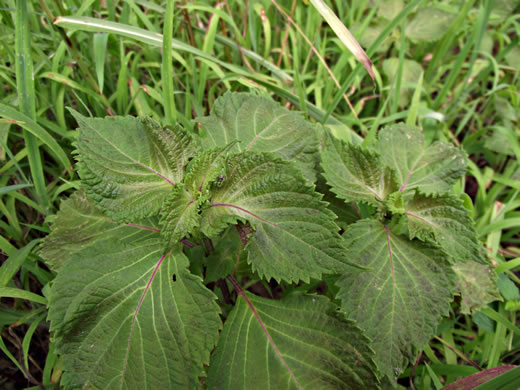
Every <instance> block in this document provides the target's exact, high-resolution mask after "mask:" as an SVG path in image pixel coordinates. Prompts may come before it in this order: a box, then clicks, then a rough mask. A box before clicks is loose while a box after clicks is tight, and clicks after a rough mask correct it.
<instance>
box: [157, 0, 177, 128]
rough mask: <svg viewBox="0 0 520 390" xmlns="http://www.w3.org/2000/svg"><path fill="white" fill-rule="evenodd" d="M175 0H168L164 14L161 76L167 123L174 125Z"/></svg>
mask: <svg viewBox="0 0 520 390" xmlns="http://www.w3.org/2000/svg"><path fill="white" fill-rule="evenodd" d="M173 9H174V0H168V2H167V5H166V14H165V15H164V30H163V37H164V39H163V42H162V64H161V76H162V83H163V107H164V114H165V117H166V123H168V124H169V125H173V124H174V123H175V119H176V116H177V115H176V109H175V98H174V96H173V94H174V89H173V67H172V37H173V22H174V16H173Z"/></svg>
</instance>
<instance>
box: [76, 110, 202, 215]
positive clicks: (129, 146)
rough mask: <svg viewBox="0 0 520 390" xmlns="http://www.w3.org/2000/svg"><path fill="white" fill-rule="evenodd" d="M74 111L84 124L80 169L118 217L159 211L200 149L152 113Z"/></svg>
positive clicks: (103, 207)
mask: <svg viewBox="0 0 520 390" xmlns="http://www.w3.org/2000/svg"><path fill="white" fill-rule="evenodd" d="M73 115H74V117H75V118H76V121H77V122H78V124H79V138H78V141H77V144H76V146H77V154H78V157H77V158H78V161H79V164H78V167H79V174H80V177H81V182H82V185H83V186H84V187H85V188H86V190H87V194H88V196H89V197H90V198H92V199H93V200H95V201H96V203H97V205H98V206H99V207H100V208H101V210H102V211H103V213H104V214H105V215H107V216H108V217H110V218H111V219H114V220H116V221H118V222H135V221H136V220H137V219H141V218H146V217H150V216H152V215H154V214H156V213H157V212H158V211H159V210H160V208H161V206H162V202H163V201H164V199H165V198H166V197H167V196H168V195H169V193H170V192H171V189H172V186H173V185H174V184H176V183H178V182H179V181H181V180H182V178H183V175H184V166H185V165H186V163H187V160H188V158H189V157H191V156H192V155H193V154H194V153H195V146H194V145H193V141H192V139H191V137H190V136H189V135H188V134H187V133H186V132H184V131H183V130H182V129H181V128H180V127H176V128H173V129H169V128H161V127H160V126H159V125H158V124H157V123H156V122H154V121H153V120H152V119H149V118H134V117H129V116H128V117H107V118H104V119H101V118H86V117H83V116H81V115H80V114H78V113H76V112H73Z"/></svg>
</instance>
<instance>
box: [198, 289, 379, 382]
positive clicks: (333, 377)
mask: <svg viewBox="0 0 520 390" xmlns="http://www.w3.org/2000/svg"><path fill="white" fill-rule="evenodd" d="M247 298H248V300H249V301H250V304H251V306H252V307H253V308H254V311H253V310H252V308H251V307H250V306H249V305H248V304H247V303H246V302H245V300H244V299H243V297H240V298H238V302H237V303H236V306H235V308H234V309H233V311H232V312H231V314H230V315H229V317H228V319H227V320H226V323H225V325H224V330H223V332H222V335H221V336H220V340H219V344H218V346H217V349H216V350H215V353H214V354H213V355H212V357H211V363H210V368H209V373H208V389H218V390H235V389H250V390H255V389H258V390H264V389H277V390H282V389H320V390H322V389H323V390H325V389H375V388H377V387H378V383H377V379H376V377H375V375H374V371H375V365H374V363H373V362H372V356H373V352H372V351H371V349H370V348H369V347H368V340H367V339H366V338H365V337H364V336H363V334H362V333H361V331H360V330H359V328H357V327H356V326H355V325H354V324H353V323H352V322H350V321H347V320H345V319H344V318H342V315H341V313H338V312H336V310H335V307H334V305H332V304H331V303H330V301H329V300H328V299H327V298H325V297H323V296H318V295H313V296H309V295H307V296H306V295H293V296H288V297H286V298H283V299H282V300H279V301H275V300H268V299H264V298H260V297H256V296H253V295H251V294H247Z"/></svg>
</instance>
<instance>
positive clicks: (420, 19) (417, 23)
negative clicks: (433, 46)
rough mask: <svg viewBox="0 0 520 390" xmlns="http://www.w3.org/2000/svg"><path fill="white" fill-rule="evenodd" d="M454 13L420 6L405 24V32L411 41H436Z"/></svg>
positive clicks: (451, 19)
mask: <svg viewBox="0 0 520 390" xmlns="http://www.w3.org/2000/svg"><path fill="white" fill-rule="evenodd" d="M454 19H455V15H454V14H451V13H449V12H446V11H443V10H441V9H439V8H435V7H421V8H419V10H418V11H417V13H416V14H415V16H414V18H413V19H412V21H411V22H410V23H408V25H407V26H406V30H405V34H406V37H407V38H410V39H411V40H412V41H415V42H420V41H427V42H431V41H436V40H438V39H440V38H441V37H442V36H443V35H444V33H445V32H446V31H448V28H449V27H450V25H451V23H452V22H453V20H454Z"/></svg>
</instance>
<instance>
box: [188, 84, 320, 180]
mask: <svg viewBox="0 0 520 390" xmlns="http://www.w3.org/2000/svg"><path fill="white" fill-rule="evenodd" d="M197 120H198V121H199V122H200V124H201V126H202V132H201V137H202V144H203V146H204V147H206V148H210V147H215V146H221V147H222V146H226V145H227V144H229V143H230V142H232V141H235V140H236V141H239V143H238V144H236V145H235V146H234V147H233V148H232V149H231V151H232V152H240V151H244V150H245V151H256V152H274V153H276V154H277V155H278V156H279V157H282V158H283V159H285V160H289V161H295V162H296V164H297V166H298V167H299V168H300V169H301V170H302V172H303V174H304V176H305V177H306V178H307V179H309V180H310V181H315V180H316V173H315V170H314V168H315V165H316V158H317V152H318V137H317V125H314V124H312V123H310V122H309V121H307V120H305V119H304V118H303V116H302V115H301V114H300V113H298V112H293V111H289V110H287V109H285V108H283V107H281V106H280V105H279V104H278V103H276V102H274V101H272V100H270V99H267V98H264V97H259V96H254V95H251V94H247V93H229V92H228V93H226V94H225V95H224V96H222V97H220V98H218V99H217V100H216V101H215V103H214V105H213V108H212V110H211V115H210V116H206V117H202V118H197Z"/></svg>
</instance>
